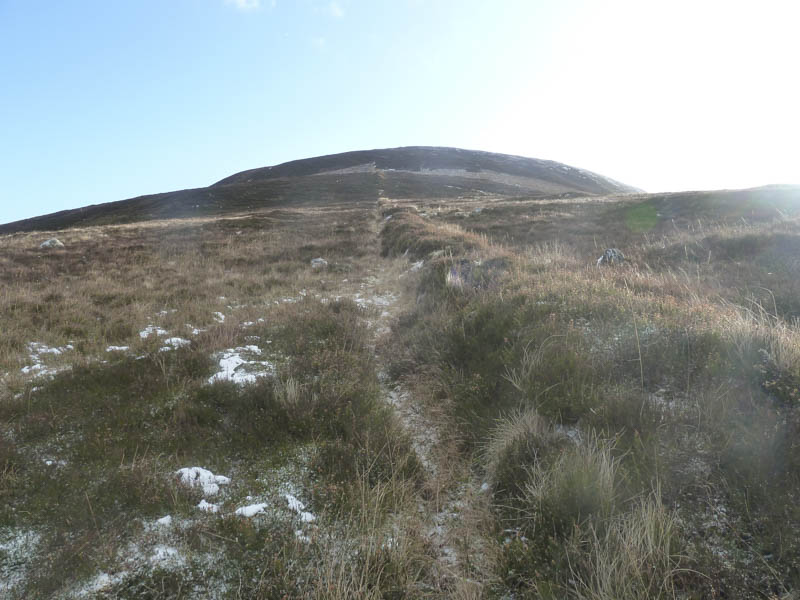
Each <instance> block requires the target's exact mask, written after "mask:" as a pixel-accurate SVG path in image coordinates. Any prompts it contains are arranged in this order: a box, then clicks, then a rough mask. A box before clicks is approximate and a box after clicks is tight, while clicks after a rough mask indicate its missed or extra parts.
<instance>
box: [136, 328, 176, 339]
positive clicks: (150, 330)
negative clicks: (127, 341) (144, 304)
mask: <svg viewBox="0 0 800 600" xmlns="http://www.w3.org/2000/svg"><path fill="white" fill-rule="evenodd" d="M154 333H155V334H156V335H157V336H161V335H167V334H168V333H169V331H167V330H166V329H161V327H157V326H156V325H148V326H147V327H145V328H144V329H142V330H141V331H140V332H139V337H140V338H142V339H143V340H146V339H147V338H148V337H150V336H151V335H153V334H154Z"/></svg>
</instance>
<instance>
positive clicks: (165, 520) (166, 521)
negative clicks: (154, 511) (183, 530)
mask: <svg viewBox="0 0 800 600" xmlns="http://www.w3.org/2000/svg"><path fill="white" fill-rule="evenodd" d="M156 523H157V524H159V525H161V526H162V527H169V526H170V525H172V516H171V515H167V516H165V517H161V518H160V519H157V520H156Z"/></svg>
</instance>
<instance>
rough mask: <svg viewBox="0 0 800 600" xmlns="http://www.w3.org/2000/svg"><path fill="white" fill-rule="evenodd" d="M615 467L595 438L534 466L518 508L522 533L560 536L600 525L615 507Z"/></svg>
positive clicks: (604, 445)
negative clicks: (545, 533)
mask: <svg viewBox="0 0 800 600" xmlns="http://www.w3.org/2000/svg"><path fill="white" fill-rule="evenodd" d="M618 468H619V461H618V460H617V459H615V458H614V457H613V456H612V445H611V444H610V443H609V442H606V441H602V440H599V439H598V438H597V437H596V436H592V437H589V438H588V439H587V440H586V441H584V442H583V443H581V444H577V445H572V446H568V447H567V448H565V449H564V451H563V452H562V453H561V454H559V455H558V456H557V457H555V459H554V460H552V461H548V462H543V461H541V462H539V461H537V462H535V463H534V464H533V466H532V467H531V468H530V470H529V476H528V480H527V482H526V484H525V491H524V498H523V500H522V505H521V510H522V511H523V512H524V514H525V515H526V519H525V529H527V530H530V531H532V532H536V530H540V531H543V532H547V534H551V533H554V534H555V535H557V536H559V537H563V536H564V535H566V534H568V533H569V532H570V531H571V530H572V529H573V528H574V527H575V526H578V527H580V526H582V525H583V524H585V523H602V522H603V521H605V520H606V519H608V517H610V516H611V514H612V513H613V511H614V508H615V506H616V503H617V470H618Z"/></svg>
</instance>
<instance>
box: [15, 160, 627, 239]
mask: <svg viewBox="0 0 800 600" xmlns="http://www.w3.org/2000/svg"><path fill="white" fill-rule="evenodd" d="M636 191H639V190H637V189H635V188H633V187H630V186H627V185H625V184H622V183H619V182H617V181H614V180H613V179H609V178H607V177H604V176H602V175H598V174H597V173H592V172H591V171H586V170H584V169H579V168H576V167H572V166H569V165H565V164H562V163H558V162H554V161H549V160H539V159H534V158H525V157H522V156H512V155H508V154H496V153H492V152H480V151H475V150H462V149H458V148H440V147H428V146H412V147H404V148H390V149H383V150H361V151H356V152H345V153H342V154H332V155H328V156H320V157H316V158H306V159H302V160H295V161H291V162H287V163H283V164H280V165H275V166H271V167H263V168H259V169H251V170H247V171H242V172H240V173H236V174H234V175H231V176H229V177H226V178H225V179H222V180H221V181H219V182H217V183H215V184H213V185H211V186H209V187H205V188H195V189H188V190H180V191H175V192H167V193H162V194H154V195H148V196H139V197H137V198H131V199H128V200H120V201H117V202H108V203H104V204H97V205H92V206H87V207H83V208H77V209H72V210H65V211H60V212H57V213H52V214H48V215H43V216H40V217H34V218H31V219H25V220H22V221H16V222H13V223H8V224H6V225H0V233H13V232H17V231H41V230H56V229H66V228H69V227H77V226H87V225H107V224H115V223H131V222H137V221H147V220H153V219H168V218H184V217H194V216H219V215H224V214H228V213H235V212H242V211H251V210H258V209H262V208H277V207H281V206H287V205H291V206H300V205H309V204H326V205H327V204H331V203H350V202H353V201H364V200H369V199H374V200H377V199H378V198H379V197H380V196H382V195H387V196H389V197H393V198H407V199H414V198H436V197H441V198H458V197H475V196H488V195H491V196H497V197H515V196H525V197H534V198H547V197H561V198H564V197H576V196H599V195H607V194H616V193H629V192H636Z"/></svg>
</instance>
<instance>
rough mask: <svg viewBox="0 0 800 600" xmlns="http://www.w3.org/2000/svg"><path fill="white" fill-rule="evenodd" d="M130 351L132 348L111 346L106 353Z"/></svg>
mask: <svg viewBox="0 0 800 600" xmlns="http://www.w3.org/2000/svg"><path fill="white" fill-rule="evenodd" d="M130 349H131V348H130V346H109V347H108V348H106V352H127V351H128V350H130Z"/></svg>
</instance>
